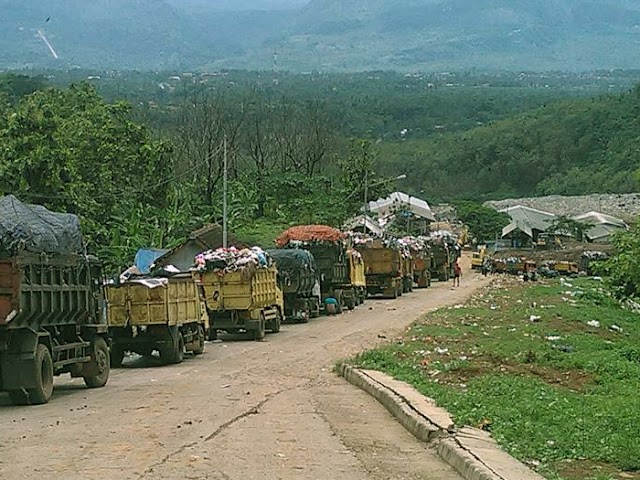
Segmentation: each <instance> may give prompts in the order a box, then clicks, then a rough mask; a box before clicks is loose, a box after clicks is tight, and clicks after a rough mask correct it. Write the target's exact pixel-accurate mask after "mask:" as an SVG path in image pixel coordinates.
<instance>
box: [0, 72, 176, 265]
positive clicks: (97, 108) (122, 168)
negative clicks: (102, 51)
mask: <svg viewBox="0 0 640 480" xmlns="http://www.w3.org/2000/svg"><path fill="white" fill-rule="evenodd" d="M129 112H130V107H129V106H128V105H126V104H125V103H122V102H119V103H115V104H107V103H106V102H104V101H103V100H102V99H101V98H100V97H99V95H98V94H97V92H96V91H95V90H94V89H93V88H91V87H90V86H88V85H86V84H80V85H74V86H71V87H70V88H69V89H67V90H59V89H48V90H44V91H38V92H35V93H33V94H31V95H29V96H26V97H23V98H22V99H21V100H20V101H19V102H18V104H17V105H16V106H15V107H14V108H9V109H8V110H7V111H6V112H4V115H3V117H2V119H1V120H0V143H1V144H2V145H3V148H2V150H1V151H0V193H2V194H6V193H13V194H15V195H16V196H18V197H20V198H22V199H24V200H27V201H30V202H32V203H33V202H35V203H43V204H45V205H46V206H47V207H50V208H52V209H54V210H57V211H64V212H69V213H75V214H77V215H79V216H80V217H81V218H82V220H83V223H84V226H85V230H86V232H87V235H86V240H87V242H88V247H89V250H90V251H92V252H98V253H102V254H106V260H108V262H109V263H111V264H112V265H113V264H115V265H122V264H124V263H125V262H127V261H129V260H127V259H130V258H132V254H133V253H135V249H136V248H137V247H140V246H142V245H143V244H145V243H147V242H152V243H154V242H157V244H156V245H153V244H152V245H151V246H160V245H161V244H164V243H166V240H167V239H166V238H165V236H167V235H168V236H171V234H172V231H171V228H173V226H169V225H168V222H169V219H168V218H169V217H168V214H167V211H168V210H169V200H170V196H169V192H170V180H167V178H168V176H169V174H170V173H171V163H170V158H169V157H168V153H169V152H170V148H169V145H168V144H167V143H165V142H162V141H155V140H152V139H151V137H150V134H149V133H148V131H147V130H146V129H145V128H144V127H142V126H140V125H136V124H134V123H132V122H131V121H130V120H129V119H128V116H129ZM150 233H152V234H153V235H149V234H150ZM105 249H106V251H105Z"/></svg>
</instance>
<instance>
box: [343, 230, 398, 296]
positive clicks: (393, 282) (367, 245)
mask: <svg viewBox="0 0 640 480" xmlns="http://www.w3.org/2000/svg"><path fill="white" fill-rule="evenodd" d="M353 240H354V242H355V246H356V248H357V250H358V251H359V252H360V254H361V255H362V258H363V260H364V265H365V278H366V282H367V294H368V295H372V296H373V295H382V296H383V297H385V298H397V297H399V296H402V294H403V292H404V288H405V285H406V280H405V271H404V266H405V257H404V256H403V251H402V248H401V247H400V245H399V244H398V242H397V241H396V240H395V239H393V238H390V237H389V238H373V237H365V236H359V237H354V238H353Z"/></svg>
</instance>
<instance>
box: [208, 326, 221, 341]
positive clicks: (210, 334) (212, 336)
mask: <svg viewBox="0 0 640 480" xmlns="http://www.w3.org/2000/svg"><path fill="white" fill-rule="evenodd" d="M217 339H218V330H217V329H215V328H213V327H211V328H209V332H208V335H207V340H209V341H210V342H213V341H214V340H217Z"/></svg>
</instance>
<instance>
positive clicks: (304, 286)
mask: <svg viewBox="0 0 640 480" xmlns="http://www.w3.org/2000/svg"><path fill="white" fill-rule="evenodd" d="M267 253H268V254H269V255H270V256H271V258H272V259H273V261H274V263H275V265H276V267H277V269H278V284H279V286H280V289H281V290H282V292H283V294H284V313H285V317H286V318H287V320H288V321H299V322H308V321H309V319H310V318H315V317H317V316H318V315H320V305H321V303H322V296H321V292H320V272H319V270H318V267H317V265H316V261H315V259H314V257H313V254H312V253H311V252H309V251H307V250H303V249H300V248H283V249H271V250H267Z"/></svg>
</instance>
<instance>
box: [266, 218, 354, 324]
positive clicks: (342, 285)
mask: <svg viewBox="0 0 640 480" xmlns="http://www.w3.org/2000/svg"><path fill="white" fill-rule="evenodd" d="M345 240H346V235H345V234H344V233H342V232H341V231H340V230H337V229H335V228H333V227H329V226H327V225H300V226H297V227H291V228H289V229H288V230H285V231H284V232H283V233H282V234H281V235H280V236H279V237H278V238H277V239H276V245H277V246H278V247H279V248H301V249H304V250H308V251H309V252H311V253H312V254H313V258H314V259H315V261H316V265H317V266H318V271H319V272H320V290H321V296H322V301H323V302H324V300H325V299H327V298H329V297H332V298H335V300H336V301H337V305H336V312H337V313H341V312H342V310H343V308H349V309H352V308H355V306H356V290H355V289H354V286H353V285H352V284H351V279H350V278H349V265H348V259H347V245H346V242H345Z"/></svg>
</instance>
